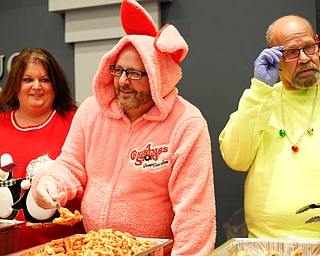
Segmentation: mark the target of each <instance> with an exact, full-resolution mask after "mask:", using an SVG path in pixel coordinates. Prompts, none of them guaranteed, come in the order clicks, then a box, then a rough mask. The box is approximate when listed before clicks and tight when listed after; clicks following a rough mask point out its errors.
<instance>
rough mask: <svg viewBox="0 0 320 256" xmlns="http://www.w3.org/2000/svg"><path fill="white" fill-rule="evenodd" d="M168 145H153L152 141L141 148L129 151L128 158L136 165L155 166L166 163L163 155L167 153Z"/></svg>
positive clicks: (167, 161)
mask: <svg viewBox="0 0 320 256" xmlns="http://www.w3.org/2000/svg"><path fill="white" fill-rule="evenodd" d="M168 151H169V147H168V146H167V145H161V146H153V145H152V142H149V143H147V145H146V146H145V147H144V148H142V149H137V148H134V149H132V150H131V152H130V160H131V162H132V163H133V164H134V166H136V167H142V168H143V169H146V168H157V167H160V166H163V165H168V164H169V160H168V159H165V158H164V157H165V156H166V155H167V153H168Z"/></svg>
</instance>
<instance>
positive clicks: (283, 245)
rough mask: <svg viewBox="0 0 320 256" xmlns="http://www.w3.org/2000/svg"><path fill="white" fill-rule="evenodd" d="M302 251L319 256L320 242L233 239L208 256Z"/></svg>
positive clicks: (262, 255)
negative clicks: (239, 252)
mask: <svg viewBox="0 0 320 256" xmlns="http://www.w3.org/2000/svg"><path fill="white" fill-rule="evenodd" d="M296 249H300V250H301V251H302V255H303V256H319V255H320V240H308V239H307V240H305V239H291V238H232V239H230V240H228V241H227V242H225V243H224V244H222V245H221V246H219V247H217V248H216V249H215V250H214V251H213V252H212V253H210V254H209V255H208V256H232V254H233V253H237V252H238V251H240V250H245V251H246V252H248V253H249V254H251V255H252V256H266V255H267V253H269V252H277V253H278V254H279V255H280V256H291V253H292V252H293V251H294V250H296Z"/></svg>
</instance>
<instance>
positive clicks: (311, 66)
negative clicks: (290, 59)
mask: <svg viewBox="0 0 320 256" xmlns="http://www.w3.org/2000/svg"><path fill="white" fill-rule="evenodd" d="M307 69H313V70H316V71H319V67H318V65H316V64H314V63H312V62H309V63H305V64H300V65H299V66H298V67H297V69H296V73H299V72H301V71H303V70H307Z"/></svg>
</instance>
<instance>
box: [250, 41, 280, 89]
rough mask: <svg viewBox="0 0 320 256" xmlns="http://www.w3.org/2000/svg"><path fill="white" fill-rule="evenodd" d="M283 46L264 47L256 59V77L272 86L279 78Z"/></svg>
mask: <svg viewBox="0 0 320 256" xmlns="http://www.w3.org/2000/svg"><path fill="white" fill-rule="evenodd" d="M283 48H284V47H283V46H276V47H272V48H267V49H264V50H263V51H262V52H261V53H260V54H259V56H258V58H257V59H256V60H255V61H254V78H256V79H258V80H260V81H261V82H264V83H266V84H268V85H270V86H272V85H274V84H275V83H276V82H277V79H278V72H279V62H280V57H281V56H282V52H281V50H282V49H283Z"/></svg>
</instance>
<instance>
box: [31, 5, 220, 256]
mask: <svg viewBox="0 0 320 256" xmlns="http://www.w3.org/2000/svg"><path fill="white" fill-rule="evenodd" d="M121 20H122V25H123V28H124V30H125V32H126V34H127V35H126V36H124V37H123V38H122V39H121V40H120V41H119V42H118V43H117V44H116V45H115V47H114V48H113V49H112V50H111V51H110V52H108V53H106V54H105V55H104V56H103V57H102V60H101V63H100V66H99V68H98V71H97V73H96V76H95V78H94V81H93V92H94V96H92V97H89V98H88V99H87V100H85V101H84V102H83V103H82V104H81V106H80V108H79V109H78V111H77V113H76V115H75V117H74V121H73V123H72V126H71V129H70V132H69V135H68V137H67V139H66V142H65V145H64V147H63V148H62V153H61V155H60V156H59V157H58V158H57V159H56V161H55V163H54V164H53V165H52V166H51V167H49V168H47V169H44V170H42V171H41V172H40V173H38V174H36V175H35V177H34V179H33V184H34V185H33V195H34V197H35V200H36V202H37V203H38V204H39V206H41V207H43V208H52V207H55V203H54V201H55V200H56V198H58V194H59V192H61V191H60V188H61V187H66V188H67V190H66V192H67V193H66V196H65V197H64V198H63V199H62V201H61V203H62V204H64V203H65V202H66V201H67V200H71V199H73V198H74V197H76V196H79V197H82V203H81V213H82V215H83V224H84V226H85V228H86V231H89V230H98V229H100V228H112V229H114V230H120V231H126V232H129V233H131V234H133V235H134V236H139V237H148V238H171V239H173V240H174V242H173V245H172V250H171V249H170V250H169V251H167V253H166V254H167V255H170V254H171V255H207V254H208V253H209V252H211V251H212V250H213V249H214V244H215V239H216V209H215V196H214V184H213V167H212V153H211V142H210V136H209V132H208V126H207V122H206V120H205V119H204V118H203V116H202V115H201V113H200V111H199V110H198V109H197V108H196V107H195V106H193V105H192V104H190V103H189V102H187V101H186V100H185V99H183V98H182V97H181V96H179V95H178V90H177V89H176V85H177V83H178V82H179V80H180V79H181V77H182V71H181V68H180V66H179V63H180V62H181V61H182V60H183V58H184V57H185V56H186V54H187V52H188V46H187V44H186V42H185V41H184V39H183V38H182V37H181V35H180V34H179V32H178V31H177V30H176V28H175V27H174V26H172V25H166V26H164V27H163V28H162V29H161V30H160V31H157V30H156V28H155V25H154V23H153V21H152V18H151V17H150V15H149V14H148V13H147V12H146V11H145V9H143V8H142V7H141V6H140V5H139V4H138V3H137V2H136V1H134V0H123V2H122V6H121ZM64 185H65V186H64Z"/></svg>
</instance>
